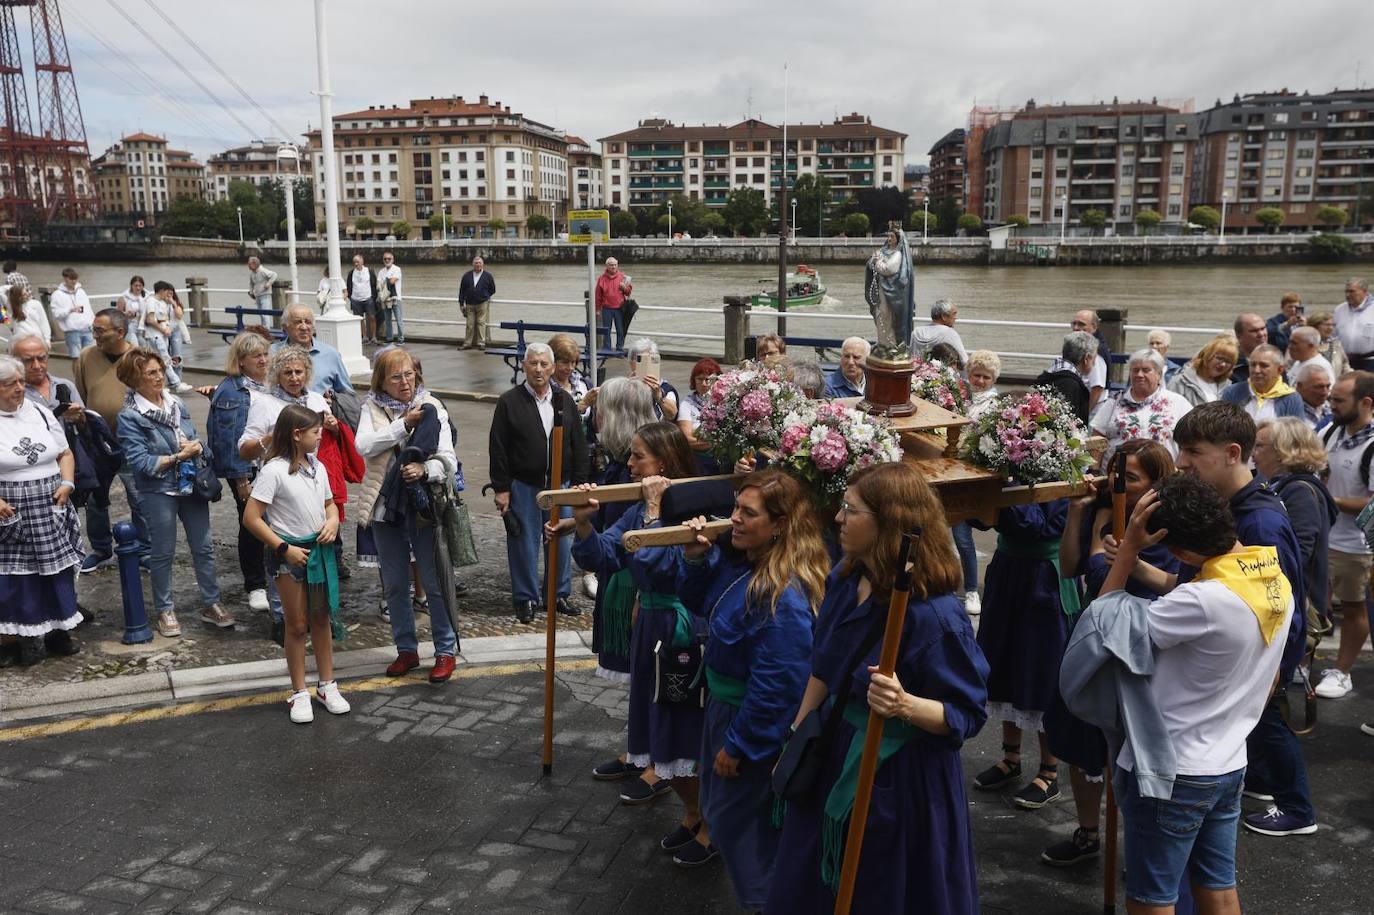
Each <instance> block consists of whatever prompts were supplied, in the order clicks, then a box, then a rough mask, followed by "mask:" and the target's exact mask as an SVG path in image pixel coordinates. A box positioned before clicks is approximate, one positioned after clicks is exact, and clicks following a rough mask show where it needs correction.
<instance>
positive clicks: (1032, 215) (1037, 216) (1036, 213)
mask: <svg viewBox="0 0 1374 915" xmlns="http://www.w3.org/2000/svg"><path fill="white" fill-rule="evenodd" d="M1030 218H1031V221H1032V222H1038V221H1039V220H1040V211H1039V210H1031V211H1030Z"/></svg>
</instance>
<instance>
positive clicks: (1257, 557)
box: [1197, 546, 1293, 645]
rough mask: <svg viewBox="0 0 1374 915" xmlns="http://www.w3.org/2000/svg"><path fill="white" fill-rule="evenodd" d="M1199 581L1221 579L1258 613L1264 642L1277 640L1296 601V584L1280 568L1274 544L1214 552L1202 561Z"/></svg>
mask: <svg viewBox="0 0 1374 915" xmlns="http://www.w3.org/2000/svg"><path fill="white" fill-rule="evenodd" d="M1197 580H1198V581H1218V582H1221V583H1222V584H1223V585H1225V586H1226V588H1227V590H1229V591H1230V592H1231V593H1232V594H1234V595H1236V596H1237V597H1239V598H1240V599H1241V600H1242V601H1244V602H1245V605H1246V606H1247V607H1249V608H1250V612H1251V613H1253V614H1255V620H1256V621H1257V622H1258V623H1259V629H1260V635H1261V636H1263V638H1264V644H1266V645H1268V644H1270V643H1271V642H1273V640H1274V635H1275V633H1277V632H1278V631H1279V629H1280V627H1282V625H1283V622H1284V615H1285V614H1286V612H1287V611H1288V607H1289V605H1290V604H1291V603H1292V601H1293V586H1292V585H1291V584H1289V582H1288V579H1287V578H1286V577H1285V576H1284V574H1283V570H1282V569H1280V568H1279V551H1278V550H1277V549H1275V548H1274V547H1272V546H1247V547H1241V548H1240V549H1239V550H1237V551H1235V552H1233V553H1226V554H1224V555H1221V556H1213V557H1212V558H1211V559H1209V560H1207V561H1206V562H1204V563H1203V564H1202V569H1201V571H1200V572H1199V573H1198V576H1197Z"/></svg>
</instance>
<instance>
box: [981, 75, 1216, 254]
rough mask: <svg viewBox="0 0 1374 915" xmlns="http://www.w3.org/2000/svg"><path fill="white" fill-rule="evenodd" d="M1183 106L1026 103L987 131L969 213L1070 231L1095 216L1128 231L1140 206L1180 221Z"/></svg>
mask: <svg viewBox="0 0 1374 915" xmlns="http://www.w3.org/2000/svg"><path fill="white" fill-rule="evenodd" d="M1190 108H1191V104H1190V103H1174V104H1160V103H1159V102H1157V101H1151V102H1125V103H1120V102H1117V101H1113V102H1111V103H1109V104H1095V105H1053V106H1038V105H1036V104H1035V102H1034V100H1031V101H1029V102H1027V103H1026V106H1025V107H1024V108H1023V109H1021V110H1020V111H1017V112H1015V113H1014V114H1012V115H1011V116H1010V117H1009V118H1008V119H1005V120H1001V121H999V122H998V123H996V124H995V125H994V126H992V127H991V128H989V129H988V130H987V131H986V133H985V134H984V136H983V142H982V144H981V149H979V150H977V151H974V150H970V153H969V154H970V156H972V155H979V156H981V157H982V172H983V185H982V200H981V212H979V213H978V215H979V216H981V217H982V218H983V221H984V222H987V223H1004V222H1006V221H1007V220H1008V219H1009V218H1010V217H1012V216H1013V215H1021V216H1024V217H1026V218H1027V219H1028V220H1029V221H1030V223H1031V224H1032V225H1037V224H1039V225H1045V224H1048V225H1050V226H1059V225H1060V224H1061V222H1065V221H1066V222H1067V225H1077V224H1080V223H1081V221H1082V217H1083V213H1084V212H1085V211H1088V210H1097V211H1100V212H1101V213H1103V214H1104V215H1105V217H1106V222H1107V225H1109V226H1114V227H1115V228H1116V229H1117V230H1118V231H1131V228H1130V227H1132V226H1133V225H1134V223H1135V217H1136V215H1137V214H1139V213H1140V212H1141V211H1142V210H1154V211H1156V212H1158V213H1159V214H1160V215H1161V216H1162V217H1163V219H1164V221H1165V222H1182V221H1183V220H1184V219H1185V218H1186V217H1187V213H1188V209H1189V207H1190V205H1191V204H1190V201H1191V191H1190V188H1191V180H1192V168H1193V151H1194V148H1195V146H1196V145H1197V141H1198V135H1199V127H1200V123H1201V116H1200V115H1197V114H1193V113H1191V111H1190V110H1189V109H1190Z"/></svg>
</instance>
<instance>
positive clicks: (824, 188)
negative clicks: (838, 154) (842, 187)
mask: <svg viewBox="0 0 1374 915" xmlns="http://www.w3.org/2000/svg"><path fill="white" fill-rule="evenodd" d="M790 196H791V198H792V199H793V200H795V201H797V224H796V226H795V227H794V228H795V229H796V230H797V234H798V235H824V234H825V217H826V215H827V214H828V213H829V212H830V209H831V204H830V200H831V181H830V179H829V178H826V177H825V176H821V177H820V178H819V179H818V178H817V177H816V176H815V175H802V176H801V177H800V178H798V179H797V180H796V182H795V183H794V184H793V185H792V193H791V195H790ZM787 215H788V218H789V219H791V216H792V214H791V212H790V210H789V212H788V214H787Z"/></svg>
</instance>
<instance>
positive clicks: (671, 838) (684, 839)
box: [658, 820, 701, 851]
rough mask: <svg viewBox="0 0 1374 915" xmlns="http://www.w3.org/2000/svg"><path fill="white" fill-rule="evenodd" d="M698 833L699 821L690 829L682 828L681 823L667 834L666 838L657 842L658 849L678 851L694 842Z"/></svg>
mask: <svg viewBox="0 0 1374 915" xmlns="http://www.w3.org/2000/svg"><path fill="white" fill-rule="evenodd" d="M700 831H701V821H700V820H698V821H697V822H696V825H694V826H692V827H691V828H688V827H686V826H683V825H682V824H681V823H679V824H678V827H677V829H674V830H673V831H672V832H670V833H668V834H667V835H666V836H664V837H663V838H661V839H659V840H658V847H659V848H661V849H663V850H664V851H678V850H679V849H683V848H686V847H687V845H688V844H689V843H692V842H695V841H696V840H697V838H696V837H697V833H698V832H700Z"/></svg>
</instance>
